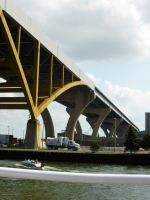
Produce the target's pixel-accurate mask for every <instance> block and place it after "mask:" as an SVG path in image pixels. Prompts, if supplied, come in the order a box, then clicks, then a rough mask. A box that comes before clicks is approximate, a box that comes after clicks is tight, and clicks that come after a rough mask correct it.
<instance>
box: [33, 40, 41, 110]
mask: <svg viewBox="0 0 150 200" xmlns="http://www.w3.org/2000/svg"><path fill="white" fill-rule="evenodd" d="M34 45H35V53H34V66H33V70H34V73H33V74H32V78H33V102H34V106H35V107H37V105H38V86H39V65H40V42H35V44H34Z"/></svg>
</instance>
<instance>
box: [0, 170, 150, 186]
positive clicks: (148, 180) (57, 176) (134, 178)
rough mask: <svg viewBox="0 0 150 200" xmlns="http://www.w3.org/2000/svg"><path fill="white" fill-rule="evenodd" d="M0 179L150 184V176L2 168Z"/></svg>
mask: <svg viewBox="0 0 150 200" xmlns="http://www.w3.org/2000/svg"><path fill="white" fill-rule="evenodd" d="M0 177H8V178H23V179H32V180H45V181H60V182H76V183H98V184H148V185H149V184H150V175H129V174H90V173H70V172H52V171H40V170H29V169H16V168H6V167H0Z"/></svg>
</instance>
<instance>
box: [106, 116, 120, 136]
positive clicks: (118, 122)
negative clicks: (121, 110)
mask: <svg viewBox="0 0 150 200" xmlns="http://www.w3.org/2000/svg"><path fill="white" fill-rule="evenodd" d="M122 121H123V119H122V118H116V122H115V119H113V126H112V128H111V130H110V133H109V137H113V136H114V133H115V131H116V129H117V127H118V126H119V124H120V123H121V122H122Z"/></svg>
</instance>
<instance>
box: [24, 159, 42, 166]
mask: <svg viewBox="0 0 150 200" xmlns="http://www.w3.org/2000/svg"><path fill="white" fill-rule="evenodd" d="M20 164H21V165H24V166H26V167H44V163H41V162H38V161H37V160H24V161H21V163H20Z"/></svg>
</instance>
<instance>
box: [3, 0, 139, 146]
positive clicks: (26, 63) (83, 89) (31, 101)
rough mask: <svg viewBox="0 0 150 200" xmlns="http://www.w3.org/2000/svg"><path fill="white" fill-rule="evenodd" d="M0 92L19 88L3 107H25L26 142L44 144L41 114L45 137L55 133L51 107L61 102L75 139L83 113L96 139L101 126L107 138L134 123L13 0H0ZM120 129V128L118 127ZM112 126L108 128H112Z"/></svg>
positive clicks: (72, 136)
mask: <svg viewBox="0 0 150 200" xmlns="http://www.w3.org/2000/svg"><path fill="white" fill-rule="evenodd" d="M0 77H1V78H3V79H4V80H5V81H6V82H4V83H0V93H3V94H5V93H15V97H0V109H27V110H29V112H30V114H31V120H29V121H28V123H27V130H26V138H25V143H26V145H27V146H31V145H33V146H35V147H39V148H40V147H41V140H40V124H39V122H38V121H37V120H36V119H37V117H38V116H39V115H40V114H42V117H43V121H44V122H45V126H46V136H51V137H54V127H53V123H52V119H51V116H50V113H49V112H48V110H47V106H48V105H49V104H50V103H51V102H53V101H57V102H59V103H61V104H63V105H64V106H66V107H67V109H66V111H67V112H68V113H69V114H70V118H69V121H68V123H67V128H66V136H68V137H69V138H70V139H73V138H74V130H75V128H76V129H77V130H78V134H79V135H80V137H82V132H81V125H80V123H79V122H78V119H79V116H80V115H81V114H83V115H85V116H86V117H87V121H88V122H89V124H90V125H91V127H92V129H93V133H92V138H93V139H94V138H96V137H97V136H98V130H99V128H100V127H101V128H102V129H103V130H104V132H105V134H106V137H113V136H114V132H115V131H116V134H117V135H118V137H123V136H124V134H125V132H126V131H127V129H128V127H129V126H130V125H131V126H133V127H134V128H135V129H136V130H138V127H137V126H136V125H134V124H133V123H132V122H131V121H130V120H129V119H128V118H127V116H125V115H124V114H123V113H122V112H121V111H120V110H119V109H118V108H117V107H116V106H115V105H114V104H113V103H112V102H111V101H110V100H109V99H108V98H107V97H106V96H105V95H104V94H102V92H101V91H100V89H98V88H97V87H96V86H95V85H94V82H93V81H92V80H90V79H89V78H88V77H87V76H86V74H85V73H84V72H83V71H82V70H80V69H79V68H78V66H77V65H76V64H75V63H74V62H73V61H71V60H70V58H68V56H67V55H66V54H65V53H64V52H63V51H62V50H61V49H60V48H59V47H58V46H57V45H56V44H55V43H54V42H53V41H52V40H51V39H50V38H49V37H48V36H47V35H46V34H45V33H44V31H43V30H41V29H40V28H39V27H38V26H37V25H36V24H35V23H34V22H33V21H32V19H30V18H29V17H28V16H27V15H26V14H25V13H24V12H23V11H22V10H21V9H20V8H19V7H18V6H17V5H16V4H15V3H14V2H13V1H12V0H0ZM117 129H118V132H117ZM108 130H109V131H108Z"/></svg>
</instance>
